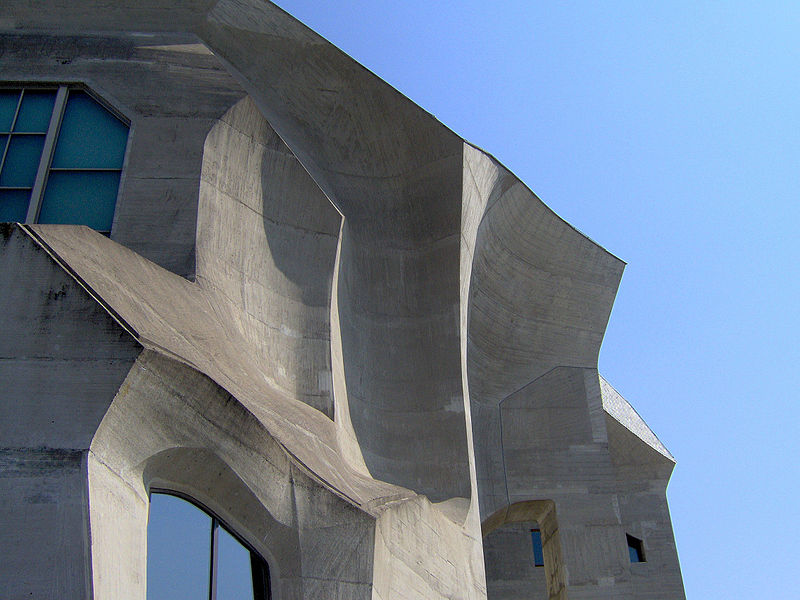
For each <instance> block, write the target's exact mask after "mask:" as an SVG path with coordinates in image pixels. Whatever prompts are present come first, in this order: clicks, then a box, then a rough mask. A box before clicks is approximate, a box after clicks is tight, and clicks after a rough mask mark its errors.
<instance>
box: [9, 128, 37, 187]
mask: <svg viewBox="0 0 800 600" xmlns="http://www.w3.org/2000/svg"><path fill="white" fill-rule="evenodd" d="M43 145H44V136H43V135H12V136H11V139H10V140H9V142H8V151H7V152H6V160H5V163H4V164H3V171H2V173H0V187H25V188H32V187H33V182H34V180H35V179H36V170H37V169H38V168H39V160H40V159H41V158H42V146H43Z"/></svg>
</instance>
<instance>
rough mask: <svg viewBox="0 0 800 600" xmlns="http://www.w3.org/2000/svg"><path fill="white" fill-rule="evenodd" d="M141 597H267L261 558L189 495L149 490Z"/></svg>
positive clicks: (240, 599)
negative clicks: (144, 579) (144, 590)
mask: <svg viewBox="0 0 800 600" xmlns="http://www.w3.org/2000/svg"><path fill="white" fill-rule="evenodd" d="M147 598H148V599H149V600H157V599H162V598H207V599H208V600H269V598H270V580H269V568H268V566H267V563H266V561H264V559H263V558H261V557H260V556H259V555H258V554H256V552H255V551H254V550H253V549H252V548H251V547H250V546H249V545H248V544H247V543H246V542H245V541H244V540H243V539H241V538H240V537H239V536H237V535H236V534H235V533H233V532H232V530H231V529H230V528H228V527H227V526H226V525H225V524H224V523H222V522H221V521H220V520H219V519H218V518H217V517H216V516H214V515H213V514H211V513H210V511H208V510H207V509H206V508H204V507H202V506H200V505H198V504H197V503H196V502H195V501H194V500H192V499H190V498H186V497H184V496H178V495H175V494H174V493H173V492H164V491H157V492H156V491H153V493H152V495H151V497H150V516H149V520H148V525H147Z"/></svg>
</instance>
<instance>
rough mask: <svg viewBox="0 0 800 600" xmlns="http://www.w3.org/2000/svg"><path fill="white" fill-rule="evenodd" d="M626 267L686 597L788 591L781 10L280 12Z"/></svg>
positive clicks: (471, 7)
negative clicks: (665, 459) (474, 148)
mask: <svg viewBox="0 0 800 600" xmlns="http://www.w3.org/2000/svg"><path fill="white" fill-rule="evenodd" d="M278 4H279V5H280V6H282V7H283V8H284V9H286V10H287V11H288V12H290V13H291V14H293V15H294V16H296V17H297V18H299V19H300V20H302V21H303V22H305V23H306V24H308V25H309V26H310V27H312V28H313V29H315V30H316V31H318V32H319V33H321V34H322V35H324V36H325V37H326V38H328V39H329V40H330V41H332V42H333V43H334V44H336V45H337V46H339V47H340V48H342V49H343V50H344V51H345V52H347V53H348V54H350V55H351V56H352V57H353V58H355V59H356V60H358V61H359V62H361V63H362V64H364V65H365V66H366V67H368V68H369V69H371V70H372V71H373V72H375V73H376V74H378V75H379V76H380V77H382V78H383V79H385V80H386V81H388V82H389V83H391V84H392V85H393V86H395V87H396V88H397V89H399V90H400V91H401V92H403V93H404V94H405V95H407V96H408V97H409V98H411V99H412V100H414V101H415V102H416V103H417V104H419V105H421V106H422V107H424V108H425V109H427V110H428V111H430V112H432V113H434V114H435V115H436V116H437V117H438V118H439V119H440V120H441V121H442V122H443V123H444V124H446V125H447V126H449V127H450V128H451V129H453V130H454V131H456V132H457V133H459V134H460V135H462V136H463V137H465V138H466V139H468V140H470V141H471V142H473V143H475V144H477V145H479V146H481V147H482V148H484V149H486V150H488V151H489V152H491V153H492V154H494V155H495V156H496V157H497V158H498V159H499V160H501V161H502V162H503V163H504V164H505V165H506V166H507V167H509V168H510V169H512V170H513V171H514V172H515V173H516V174H517V175H518V176H519V177H520V178H521V179H522V180H523V181H525V182H526V183H527V184H528V185H529V186H530V187H531V188H532V189H533V190H534V191H535V192H536V193H537V194H538V195H539V196H540V197H541V198H542V200H544V201H545V202H546V203H547V204H548V205H549V206H550V207H552V208H553V209H554V210H555V211H556V212H557V213H558V214H560V215H561V216H562V217H564V218H565V219H567V220H568V221H569V222H570V223H572V224H573V225H575V226H576V227H578V228H579V229H580V230H581V231H583V232H584V233H586V234H587V235H589V236H590V237H591V238H592V239H594V240H596V241H597V242H599V243H600V244H601V245H603V246H604V247H606V248H607V249H608V250H610V251H611V252H613V253H614V254H616V255H617V256H619V257H620V258H622V259H623V260H625V261H626V262H627V263H628V267H627V269H626V272H625V275H624V277H623V280H622V285H621V287H620V290H619V294H618V296H617V301H616V305H615V308H614V312H613V314H612V317H611V322H610V324H609V327H608V331H607V334H606V338H605V342H604V345H603V349H602V352H601V355H600V368H601V372H602V373H603V374H604V375H605V376H606V378H608V379H609V381H610V382H611V383H612V384H613V385H614V386H615V387H616V388H617V389H618V390H619V391H620V392H621V393H622V394H623V395H624V396H625V397H626V398H627V399H628V400H630V401H631V402H632V403H633V404H634V406H635V407H636V408H637V410H638V411H639V412H640V413H641V414H642V416H643V417H644V418H645V420H646V421H647V422H648V423H649V424H650V426H651V427H652V428H653V429H654V430H655V432H656V433H657V434H658V435H659V437H660V438H661V439H662V441H663V442H664V443H665V444H666V446H667V447H668V448H669V449H670V450H671V452H672V453H673V454H674V455H675V457H676V458H677V461H678V466H677V468H676V469H675V473H674V475H673V479H672V483H671V484H670V488H669V499H670V505H671V507H672V517H673V521H674V527H675V533H676V538H677V543H678V551H679V554H680V558H681V564H682V567H683V575H684V580H685V584H686V592H687V596H688V597H689V598H703V599H714V598H725V599H730V598H761V597H763V598H767V597H778V598H787V597H790V596H791V595H792V594H796V593H797V592H796V591H795V590H796V587H797V584H796V581H795V570H796V567H797V564H798V552H797V550H796V548H797V547H798V544H797V542H796V540H795V536H794V528H795V526H797V524H798V523H800V509H798V505H799V503H798V501H797V500H796V498H795V496H797V495H798V492H800V489H798V487H800V486H799V482H800V468H798V455H800V443H799V442H798V432H800V407H798V393H797V386H798V375H800V372H799V371H798V368H797V365H798V362H800V360H799V359H800V350H798V348H799V347H800V344H799V343H798V334H799V333H800V325H799V324H800V317H798V314H799V313H800V310H798V307H799V306H800V260H798V258H799V257H800V236H799V235H798V231H797V230H798V223H800V197H799V196H800V194H799V193H798V190H799V189H800V33H798V32H800V3H796V2H786V3H772V2H760V3H755V2H733V1H728V2H724V3H723V2H713V3H712V2H698V1H694V2H681V1H673V2H669V3H667V2H658V3H656V2H633V1H631V2H606V3H594V2H571V1H560V2H543V1H532V0H527V1H507V2H485V1H480V2H479V1H477V0H463V1H460V2H418V1H417V0H405V1H403V2H395V1H388V2H374V1H372V2H366V1H356V0H339V1H338V2H336V3H320V2H319V1H318V0H282V1H281V0H279V2H278Z"/></svg>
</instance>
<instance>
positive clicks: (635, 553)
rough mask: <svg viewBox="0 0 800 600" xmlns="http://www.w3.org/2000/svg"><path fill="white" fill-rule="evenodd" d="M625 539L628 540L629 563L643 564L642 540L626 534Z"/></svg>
mask: <svg viewBox="0 0 800 600" xmlns="http://www.w3.org/2000/svg"><path fill="white" fill-rule="evenodd" d="M625 537H626V538H627V539H628V555H629V556H630V559H631V563H640V562H645V559H644V548H643V546H642V540H640V539H638V538H635V537H633V536H632V535H628V534H627V533H626V534H625Z"/></svg>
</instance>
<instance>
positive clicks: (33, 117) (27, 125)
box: [14, 90, 56, 133]
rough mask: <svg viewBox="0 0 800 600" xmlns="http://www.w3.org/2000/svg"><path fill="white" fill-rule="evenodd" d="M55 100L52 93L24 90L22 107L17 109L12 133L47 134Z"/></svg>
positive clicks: (54, 94)
mask: <svg viewBox="0 0 800 600" xmlns="http://www.w3.org/2000/svg"><path fill="white" fill-rule="evenodd" d="M55 99H56V93H55V92H54V91H45V92H38V91H37V92H31V91H28V90H26V91H25V93H24V94H23V95H22V106H20V107H19V116H18V117H17V124H16V125H14V131H36V132H41V133H47V127H48V125H50V116H51V115H52V114H53V103H54V102H55Z"/></svg>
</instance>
